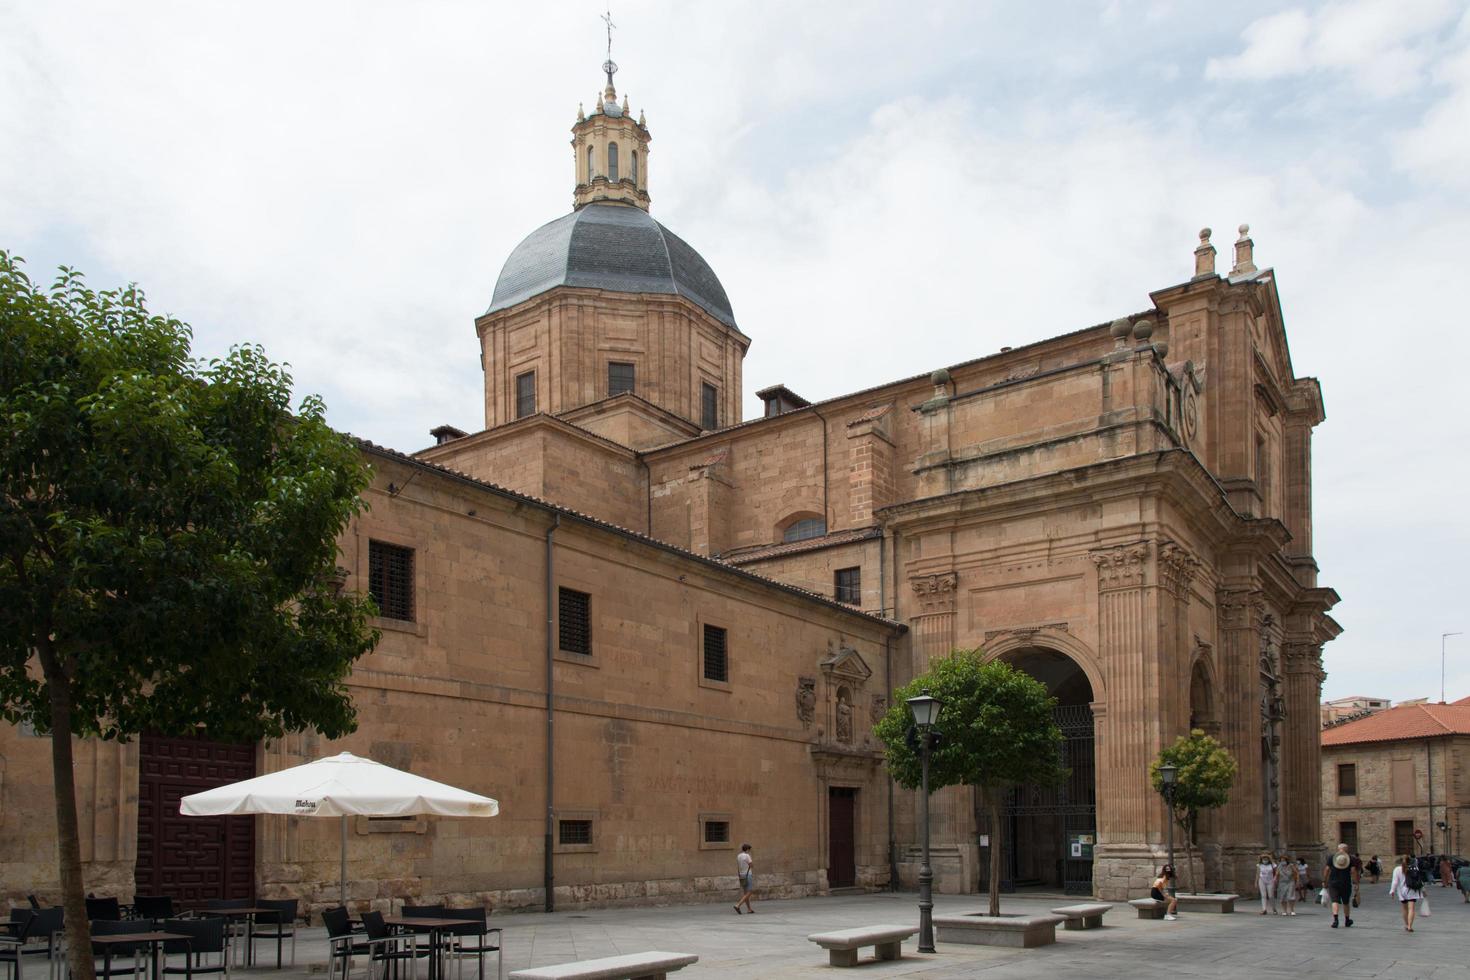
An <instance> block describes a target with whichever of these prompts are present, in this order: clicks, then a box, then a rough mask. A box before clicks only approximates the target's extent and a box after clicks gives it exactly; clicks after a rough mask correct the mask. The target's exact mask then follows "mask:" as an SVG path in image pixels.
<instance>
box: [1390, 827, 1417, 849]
mask: <svg viewBox="0 0 1470 980" xmlns="http://www.w3.org/2000/svg"><path fill="white" fill-rule="evenodd" d="M1393 852H1394V853H1395V854H1413V853H1414V821H1412V820H1395V821H1394V822H1393Z"/></svg>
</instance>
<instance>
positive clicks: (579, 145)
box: [572, 59, 651, 211]
mask: <svg viewBox="0 0 1470 980" xmlns="http://www.w3.org/2000/svg"><path fill="white" fill-rule="evenodd" d="M602 70H603V72H604V73H606V75H607V87H606V88H604V89H603V90H602V93H601V95H600V96H598V98H597V99H596V100H595V101H594V102H593V105H592V111H591V112H590V113H587V112H584V111H583V110H582V108H581V107H580V106H579V107H578V108H577V122H576V124H575V125H573V126H572V155H573V167H574V170H575V173H576V180H577V186H576V189H575V190H574V191H573V194H572V207H574V208H580V207H583V206H584V205H587V204H592V203H594V202H596V201H610V202H613V203H616V204H631V205H632V206H633V207H635V208H642V209H643V210H645V211H647V210H648V204H649V197H648V143H649V141H650V139H651V137H650V136H649V135H648V126H647V125H646V124H645V122H644V119H643V114H642V113H641V112H640V113H639V114H638V119H637V121H636V122H635V121H634V120H633V118H632V113H631V112H630V110H629V108H628V97H627V96H626V95H624V96H623V101H622V104H621V105H619V104H618V93H617V89H616V87H614V85H613V75H614V74H615V73H616V72H617V70H618V66H617V65H616V64H615V63H614V62H613V61H612V59H608V61H607V62H606V63H604V64H603V66H602Z"/></svg>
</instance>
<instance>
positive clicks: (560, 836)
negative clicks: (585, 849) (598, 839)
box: [556, 820, 592, 845]
mask: <svg viewBox="0 0 1470 980" xmlns="http://www.w3.org/2000/svg"><path fill="white" fill-rule="evenodd" d="M556 829H557V843H558V844H562V845H567V844H591V843H592V821H591V820H558V821H557V822H556Z"/></svg>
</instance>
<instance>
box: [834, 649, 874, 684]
mask: <svg viewBox="0 0 1470 980" xmlns="http://www.w3.org/2000/svg"><path fill="white" fill-rule="evenodd" d="M821 668H822V673H823V674H824V675H826V677H827V680H828V682H829V683H832V684H844V683H845V684H851V685H852V686H853V687H855V688H857V687H862V686H863V685H864V684H866V683H867V682H868V678H870V677H872V676H873V669H872V668H871V667H869V666H868V664H867V661H865V660H864V659H863V658H862V655H861V654H859V653H858V652H857V651H856V650H854V649H853V648H852V647H848V646H843V647H838V648H837V652H836V653H832V654H829V655H827V656H826V657H823V658H822V662H821Z"/></svg>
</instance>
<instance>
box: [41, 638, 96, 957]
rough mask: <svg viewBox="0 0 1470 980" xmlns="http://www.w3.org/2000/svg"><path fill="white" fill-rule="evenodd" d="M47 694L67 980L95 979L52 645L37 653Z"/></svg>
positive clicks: (60, 680)
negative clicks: (67, 968) (43, 674)
mask: <svg viewBox="0 0 1470 980" xmlns="http://www.w3.org/2000/svg"><path fill="white" fill-rule="evenodd" d="M37 653H38V654H39V655H40V660H41V668H42V670H43V671H44V672H45V675H46V686H47V688H48V689H49V693H50V696H51V779H52V782H53V783H54V784H55V788H56V852H57V855H58V856H59V858H60V865H61V866H60V869H59V870H60V873H61V904H62V907H63V908H64V909H65V910H66V950H67V954H66V960H67V965H68V966H69V967H70V968H71V980H95V977H96V973H95V968H94V966H93V961H92V930H91V928H90V925H89V923H88V921H87V902H86V896H85V894H84V891H85V887H84V885H83V882H82V845H81V841H80V839H79V838H78V835H77V788H76V782H75V780H74V779H73V775H72V752H71V685H70V684H68V683H67V680H66V677H65V676H64V673H63V671H62V669H61V665H60V664H59V663H57V660H56V656H55V651H53V650H52V649H51V647H50V643H49V642H47V643H43V644H42V646H41V647H40V648H39V649H38V650H37Z"/></svg>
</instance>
